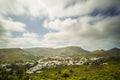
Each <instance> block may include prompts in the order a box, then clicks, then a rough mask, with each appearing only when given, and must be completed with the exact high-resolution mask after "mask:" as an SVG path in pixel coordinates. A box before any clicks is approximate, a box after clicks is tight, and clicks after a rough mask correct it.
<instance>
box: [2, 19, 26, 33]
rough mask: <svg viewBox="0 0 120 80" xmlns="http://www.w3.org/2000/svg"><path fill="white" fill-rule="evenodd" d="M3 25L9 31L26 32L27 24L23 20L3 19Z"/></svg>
mask: <svg viewBox="0 0 120 80" xmlns="http://www.w3.org/2000/svg"><path fill="white" fill-rule="evenodd" d="M2 26H4V29H5V30H7V31H9V32H24V31H26V30H25V27H26V25H25V24H23V23H21V22H14V21H12V20H3V21H2Z"/></svg>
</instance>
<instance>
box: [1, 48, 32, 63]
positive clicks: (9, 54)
mask: <svg viewBox="0 0 120 80" xmlns="http://www.w3.org/2000/svg"><path fill="white" fill-rule="evenodd" d="M27 54H28V53H27V52H25V51H24V50H22V49H20V48H6V49H0V62H1V63H4V62H6V63H14V62H24V61H30V59H29V57H28V56H27Z"/></svg>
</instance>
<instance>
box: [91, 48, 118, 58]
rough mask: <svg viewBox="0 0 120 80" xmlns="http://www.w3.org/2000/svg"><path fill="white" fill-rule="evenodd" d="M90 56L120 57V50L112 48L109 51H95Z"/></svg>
mask: <svg viewBox="0 0 120 80" xmlns="http://www.w3.org/2000/svg"><path fill="white" fill-rule="evenodd" d="M89 56H101V57H104V56H120V49H119V48H112V49H109V50H95V51H92V52H90V54H89Z"/></svg>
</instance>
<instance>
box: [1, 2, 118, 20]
mask: <svg viewBox="0 0 120 80" xmlns="http://www.w3.org/2000/svg"><path fill="white" fill-rule="evenodd" d="M0 1H1V4H0V5H1V8H0V13H3V14H14V15H29V16H32V17H36V18H37V17H43V16H48V17H49V18H50V19H54V18H60V17H69V16H80V15H85V14H88V13H90V12H92V11H93V10H94V9H101V10H104V9H106V8H108V7H111V6H113V5H115V6H116V7H117V8H118V9H119V7H120V6H119V4H120V1H119V0H111V1H109V0H100V1H97V0H76V1H73V0H31V1H29V0H14V1H12V2H11V1H9V0H0ZM73 3H74V4H73ZM98 3H99V4H98ZM67 5H69V6H67Z"/></svg>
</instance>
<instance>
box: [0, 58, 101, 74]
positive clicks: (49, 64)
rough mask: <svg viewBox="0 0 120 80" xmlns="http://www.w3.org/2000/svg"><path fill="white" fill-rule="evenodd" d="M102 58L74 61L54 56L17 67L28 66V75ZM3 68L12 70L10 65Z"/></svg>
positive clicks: (3, 65)
mask: <svg viewBox="0 0 120 80" xmlns="http://www.w3.org/2000/svg"><path fill="white" fill-rule="evenodd" d="M100 58H102V57H97V58H96V57H93V58H86V57H81V58H77V59H73V58H72V57H65V56H54V57H43V58H40V59H39V60H38V61H35V62H26V63H16V65H23V66H26V65H28V68H27V70H26V72H27V73H28V74H32V73H41V72H42V71H43V70H45V69H49V68H54V67H57V66H71V65H83V64H85V63H88V62H92V61H96V60H99V59H100ZM89 64H90V63H89ZM1 66H2V67H5V68H6V70H7V71H10V70H11V69H10V68H7V67H6V66H10V64H1Z"/></svg>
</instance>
